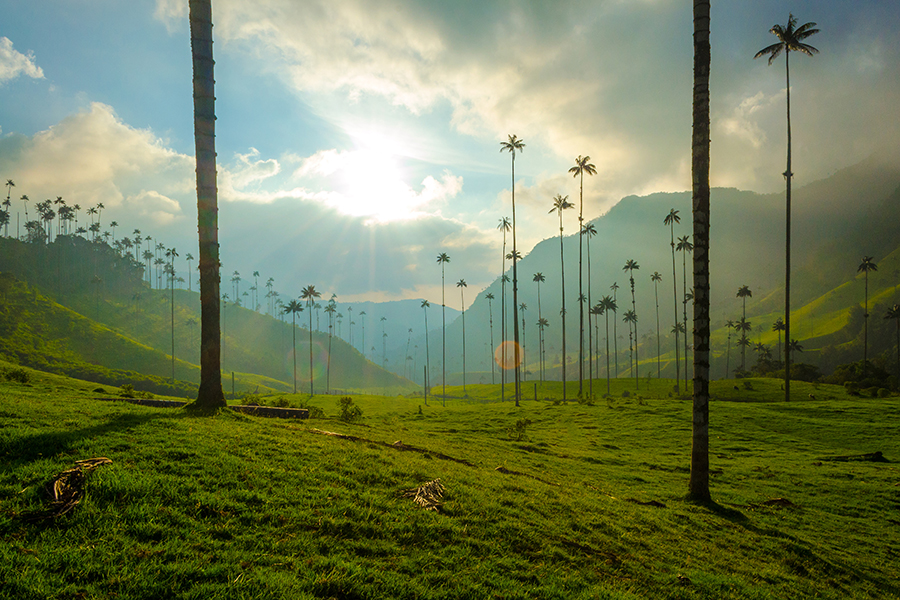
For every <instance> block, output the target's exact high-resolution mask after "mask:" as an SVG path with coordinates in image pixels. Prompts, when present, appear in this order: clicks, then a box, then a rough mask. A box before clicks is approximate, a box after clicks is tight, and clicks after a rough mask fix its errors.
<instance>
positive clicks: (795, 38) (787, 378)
mask: <svg viewBox="0 0 900 600" xmlns="http://www.w3.org/2000/svg"><path fill="white" fill-rule="evenodd" d="M796 25H797V19H795V18H794V15H793V14H790V13H789V14H788V22H787V25H786V26H784V27H782V26H781V25H778V24H776V25H774V26H772V28H771V29H770V30H769V33H771V34H772V35H774V36H775V37H776V38H778V42H776V43H774V44H772V45H771V46H766V47H765V48H763V49H762V50H760V51H759V52H757V53H756V55H755V56H754V57H753V58H754V59H756V58H759V57H761V56H768V57H769V65H770V66H771V64H772V62H773V61H774V60H775V59H776V58H778V56H779V55H780V54H781V53H782V52H784V72H785V81H786V84H785V89H786V91H787V168H786V169H785V170H784V173H783V175H784V180H785V194H784V196H785V253H784V339H785V340H790V339H791V178H792V177H793V176H794V174H793V172H792V171H791V67H790V57H791V52H792V51H793V52H801V53H803V54H806V55H807V56H812V55H813V54H816V53H818V52H819V51H818V50H817V49H816V48H813V47H812V46H810V45H808V44H804V43H803V41H802V40H804V39H806V38H808V37H809V36H811V35H813V34H815V33H818V32H819V30H818V29H814V28H815V26H816V24H815V23H804V24H803V25H801V26H800V27H796ZM790 398H791V344H790V342H788V343H786V344H785V353H784V399H785V401H787V400H790Z"/></svg>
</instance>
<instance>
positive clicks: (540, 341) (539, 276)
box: [531, 272, 546, 383]
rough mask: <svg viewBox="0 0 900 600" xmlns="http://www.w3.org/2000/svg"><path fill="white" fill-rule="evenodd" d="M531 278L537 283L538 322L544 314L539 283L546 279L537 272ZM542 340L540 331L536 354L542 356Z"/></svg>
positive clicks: (542, 373)
mask: <svg viewBox="0 0 900 600" xmlns="http://www.w3.org/2000/svg"><path fill="white" fill-rule="evenodd" d="M531 280H532V281H533V282H535V283H536V284H537V301H538V323H540V321H541V318H542V317H543V316H544V315H543V314H542V312H541V284H542V283H543V282H544V281H546V277H544V274H543V273H541V272H537V273H535V274H534V276H533V277H532V278H531ZM542 331H543V330H542ZM543 340H544V336H543V333H541V334H540V335H539V336H538V355H539V357H542V352H543V346H544V341H543ZM543 382H544V362H543V358H541V383H543Z"/></svg>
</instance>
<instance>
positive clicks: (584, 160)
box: [569, 155, 597, 398]
mask: <svg viewBox="0 0 900 600" xmlns="http://www.w3.org/2000/svg"><path fill="white" fill-rule="evenodd" d="M590 160H591V157H590V156H581V155H578V157H577V158H576V159H575V166H574V167H572V168H570V169H569V173H571V174H572V177H579V178H580V183H579V188H578V196H579V200H578V231H581V228H582V227H583V226H584V174H585V173H587V174H588V175H594V174H596V173H597V169H596V167H594V165H592V164H591V163H590ZM582 249H583V244H582V243H581V238H579V239H578V296H579V297H580V296H582V294H583V284H582V281H583V280H584V270H583V267H582ZM588 328H590V325H588ZM583 387H584V304H582V303H580V302H579V303H578V397H579V398H580V397H581V396H582V395H583V394H584V389H583Z"/></svg>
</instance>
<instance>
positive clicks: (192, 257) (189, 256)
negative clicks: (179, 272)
mask: <svg viewBox="0 0 900 600" xmlns="http://www.w3.org/2000/svg"><path fill="white" fill-rule="evenodd" d="M184 260H186V261H187V264H188V291H189V292H190V291H191V261H192V260H194V255H193V254H191V253H190V252H188V253H187V254H185V255H184Z"/></svg>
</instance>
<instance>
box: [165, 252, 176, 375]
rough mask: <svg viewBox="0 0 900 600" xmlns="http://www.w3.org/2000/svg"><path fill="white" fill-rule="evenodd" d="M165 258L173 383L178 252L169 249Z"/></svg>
mask: <svg viewBox="0 0 900 600" xmlns="http://www.w3.org/2000/svg"><path fill="white" fill-rule="evenodd" d="M166 257H168V259H169V264H168V265H166V266H167V267H169V272H170V274H171V277H170V278H169V282H170V292H171V294H172V295H171V301H170V302H169V308H170V309H171V311H172V383H175V259H176V258H177V257H178V252H176V251H175V248H169V249H168V250H166Z"/></svg>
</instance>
